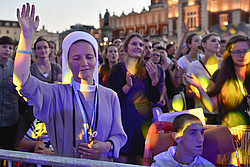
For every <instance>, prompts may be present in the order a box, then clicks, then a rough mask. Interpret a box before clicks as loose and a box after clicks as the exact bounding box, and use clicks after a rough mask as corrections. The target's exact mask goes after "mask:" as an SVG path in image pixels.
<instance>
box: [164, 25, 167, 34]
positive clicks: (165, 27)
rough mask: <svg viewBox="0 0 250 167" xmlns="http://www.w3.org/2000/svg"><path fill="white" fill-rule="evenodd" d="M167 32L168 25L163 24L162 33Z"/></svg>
mask: <svg viewBox="0 0 250 167" xmlns="http://www.w3.org/2000/svg"><path fill="white" fill-rule="evenodd" d="M167 33H168V27H167V26H163V34H167Z"/></svg>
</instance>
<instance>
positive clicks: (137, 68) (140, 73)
mask: <svg viewBox="0 0 250 167" xmlns="http://www.w3.org/2000/svg"><path fill="white" fill-rule="evenodd" d="M124 50H125V52H127V59H126V60H125V61H124V62H122V63H118V64H116V65H114V66H113V67H112V68H111V70H110V73H109V76H108V87H110V88H111V89H113V90H114V91H116V92H117V94H118V96H119V99H120V103H121V109H122V123H123V127H124V130H125V132H126V134H127V135H128V142H127V143H126V145H125V146H124V147H123V148H122V149H121V155H122V156H126V158H127V161H126V162H127V163H133V164H141V162H142V161H141V159H142V155H143V151H144V143H145V138H144V135H143V134H145V133H146V132H147V129H148V127H149V125H150V124H151V119H152V106H151V103H150V102H151V101H152V102H154V103H157V102H158V101H159V98H160V92H159V85H158V77H157V67H156V65H155V64H154V63H153V62H152V61H149V62H148V63H147V64H145V63H144V61H143V52H144V44H143V39H142V37H141V36H140V35H139V34H130V35H129V36H128V37H127V39H126V41H125V43H124Z"/></svg>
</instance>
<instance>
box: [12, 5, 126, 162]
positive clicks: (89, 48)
mask: <svg viewBox="0 0 250 167" xmlns="http://www.w3.org/2000/svg"><path fill="white" fill-rule="evenodd" d="M30 11H31V12H30ZM34 13H35V7H34V6H32V9H30V5H29V4H27V5H24V6H23V8H22V12H21V14H20V11H19V9H18V11H17V17H18V21H19V24H20V26H21V34H20V42H19V45H18V51H17V55H16V63H15V66H14V75H15V78H14V83H15V84H16V85H17V87H18V88H19V92H20V93H21V94H22V95H23V96H24V97H26V98H27V101H28V103H29V104H30V105H33V106H34V110H33V111H34V115H35V117H36V118H37V119H39V120H41V121H43V122H45V124H46V128H47V131H48V134H49V138H50V141H51V143H52V146H53V148H54V150H55V153H56V154H57V155H63V156H69V157H83V158H91V159H99V160H107V161H110V160H112V157H115V158H118V156H119V151H120V148H121V147H122V146H123V145H124V144H125V143H126V141H127V136H126V134H125V132H124V130H123V127H122V123H121V111H120V104H119V100H118V97H117V94H116V93H115V92H114V91H112V90H111V89H108V88H104V87H103V86H101V85H98V70H97V69H98V67H97V60H98V44H97V41H96V40H95V38H94V37H93V36H92V35H90V34H88V33H85V32H81V31H77V32H73V33H70V34H69V35H68V36H66V37H65V39H64V41H63V45H62V47H63V82H64V83H63V84H48V83H45V82H42V81H40V80H38V79H36V78H35V77H33V76H32V75H30V71H29V65H30V64H29V63H30V55H29V54H30V52H29V51H30V50H31V41H32V38H33V36H34V32H35V30H36V28H37V26H38V23H39V18H38V17H36V18H35V19H34Z"/></svg>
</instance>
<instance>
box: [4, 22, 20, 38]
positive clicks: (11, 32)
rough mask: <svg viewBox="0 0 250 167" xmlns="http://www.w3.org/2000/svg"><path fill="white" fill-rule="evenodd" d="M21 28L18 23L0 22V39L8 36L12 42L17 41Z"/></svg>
mask: <svg viewBox="0 0 250 167" xmlns="http://www.w3.org/2000/svg"><path fill="white" fill-rule="evenodd" d="M20 32H21V28H20V26H19V23H18V21H10V20H0V37H2V36H9V37H11V38H12V39H13V40H15V41H18V40H19V36H20Z"/></svg>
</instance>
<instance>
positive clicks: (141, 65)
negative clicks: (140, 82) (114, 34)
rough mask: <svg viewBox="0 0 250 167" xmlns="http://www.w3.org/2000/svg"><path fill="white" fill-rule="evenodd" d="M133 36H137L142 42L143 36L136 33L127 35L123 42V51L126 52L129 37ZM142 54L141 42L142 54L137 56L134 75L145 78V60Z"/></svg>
mask: <svg viewBox="0 0 250 167" xmlns="http://www.w3.org/2000/svg"><path fill="white" fill-rule="evenodd" d="M134 37H137V38H139V39H140V40H141V41H142V42H143V38H142V37H141V35H140V34H138V33H132V34H130V35H128V36H127V38H126V40H125V42H124V50H125V52H127V53H128V44H129V42H130V41H131V39H132V38H134ZM143 54H144V44H143V52H142V55H141V57H140V58H139V60H138V62H137V64H136V70H137V72H136V74H135V76H136V77H137V78H138V79H145V78H146V68H145V62H144V60H143Z"/></svg>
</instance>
